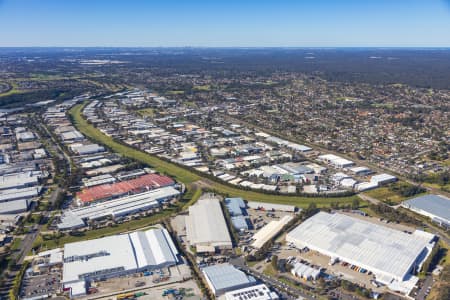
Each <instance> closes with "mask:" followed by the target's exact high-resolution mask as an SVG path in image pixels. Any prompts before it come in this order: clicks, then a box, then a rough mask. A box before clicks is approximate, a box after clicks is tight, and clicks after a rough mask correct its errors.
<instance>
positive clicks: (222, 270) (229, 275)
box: [202, 263, 256, 297]
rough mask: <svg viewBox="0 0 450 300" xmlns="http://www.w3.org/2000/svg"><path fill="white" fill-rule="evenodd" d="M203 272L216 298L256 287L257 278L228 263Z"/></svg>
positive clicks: (211, 267)
mask: <svg viewBox="0 0 450 300" xmlns="http://www.w3.org/2000/svg"><path fill="white" fill-rule="evenodd" d="M202 272H203V275H204V276H205V278H206V282H207V283H208V287H209V288H210V290H211V291H212V292H213V293H214V295H215V296H216V297H217V296H220V295H222V294H224V293H226V292H229V291H234V290H237V289H242V288H246V287H249V286H253V285H256V280H255V278H253V277H251V276H248V275H247V274H245V273H244V272H242V271H240V270H238V269H236V268H235V267H233V266H232V265H230V264H228V263H225V264H219V265H213V266H209V267H206V268H203V269H202Z"/></svg>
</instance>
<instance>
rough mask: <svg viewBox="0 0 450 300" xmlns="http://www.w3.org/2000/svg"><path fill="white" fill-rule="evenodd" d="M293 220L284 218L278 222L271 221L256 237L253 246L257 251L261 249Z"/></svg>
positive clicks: (288, 217)
mask: <svg viewBox="0 0 450 300" xmlns="http://www.w3.org/2000/svg"><path fill="white" fill-rule="evenodd" d="M292 219H293V218H292V217H291V216H284V217H282V218H281V219H280V220H278V221H270V222H269V223H268V224H267V225H266V226H264V227H263V228H261V229H260V230H259V231H258V232H257V233H256V234H255V235H254V236H253V238H252V239H253V240H254V241H253V243H252V244H251V246H252V247H253V248H256V249H261V248H262V246H264V244H265V243H267V242H268V241H269V240H270V239H272V238H273V237H274V236H275V235H276V234H277V233H278V232H280V231H281V229H283V227H284V226H286V225H287V224H288V223H289V222H290V221H291V220H292Z"/></svg>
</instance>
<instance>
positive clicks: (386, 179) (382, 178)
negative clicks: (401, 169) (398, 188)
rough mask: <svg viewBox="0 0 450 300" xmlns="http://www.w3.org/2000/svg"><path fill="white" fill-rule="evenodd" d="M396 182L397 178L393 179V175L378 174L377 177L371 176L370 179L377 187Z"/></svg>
mask: <svg viewBox="0 0 450 300" xmlns="http://www.w3.org/2000/svg"><path fill="white" fill-rule="evenodd" d="M396 181H397V177H395V176H394V175H389V174H384V173H383V174H378V175H373V176H372V177H371V178H370V182H372V183H376V184H378V185H379V186H380V185H383V184H388V183H392V182H396Z"/></svg>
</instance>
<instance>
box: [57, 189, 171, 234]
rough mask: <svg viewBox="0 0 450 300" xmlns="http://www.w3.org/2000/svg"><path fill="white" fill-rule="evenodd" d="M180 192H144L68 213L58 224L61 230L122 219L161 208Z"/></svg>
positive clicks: (158, 190) (169, 190)
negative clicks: (98, 221) (163, 203)
mask: <svg viewBox="0 0 450 300" xmlns="http://www.w3.org/2000/svg"><path fill="white" fill-rule="evenodd" d="M179 194H180V192H179V191H178V190H176V189H174V188H173V187H163V188H160V189H156V190H152V191H149V192H144V193H140V194H136V195H131V196H125V197H122V198H118V199H114V200H109V201H106V202H101V203H97V204H92V205H88V206H85V207H81V208H76V209H72V210H68V211H66V212H65V213H64V214H63V215H62V217H61V223H60V224H58V228H59V229H60V230H67V229H75V228H80V227H84V226H85V225H86V223H87V222H88V221H90V220H101V219H104V218H107V217H112V218H120V217H124V216H126V215H130V214H135V213H139V212H143V211H148V210H150V209H153V208H157V207H160V203H161V202H164V201H167V200H169V199H173V198H175V197H178V196H179Z"/></svg>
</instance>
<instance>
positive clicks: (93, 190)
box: [76, 174, 175, 205]
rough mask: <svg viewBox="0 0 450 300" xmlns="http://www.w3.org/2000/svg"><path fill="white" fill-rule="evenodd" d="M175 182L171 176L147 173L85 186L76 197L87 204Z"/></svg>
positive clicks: (171, 184)
mask: <svg viewBox="0 0 450 300" xmlns="http://www.w3.org/2000/svg"><path fill="white" fill-rule="evenodd" d="M174 184H175V182H174V181H173V180H172V179H171V178H170V177H167V176H163V175H158V174H146V175H144V176H140V177H138V178H135V179H131V180H125V181H121V182H117V183H113V184H102V185H96V186H92V187H89V188H85V189H83V190H81V191H80V192H78V193H77V195H76V198H77V201H78V203H79V205H85V204H89V203H92V202H96V201H102V200H107V199H113V198H115V197H120V196H123V195H128V194H134V193H141V192H145V191H148V190H151V189H155V188H160V187H167V186H173V185H174Z"/></svg>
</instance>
